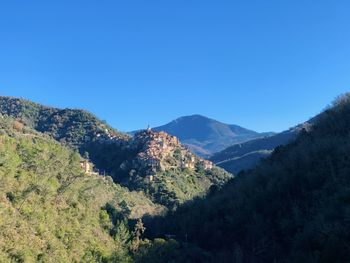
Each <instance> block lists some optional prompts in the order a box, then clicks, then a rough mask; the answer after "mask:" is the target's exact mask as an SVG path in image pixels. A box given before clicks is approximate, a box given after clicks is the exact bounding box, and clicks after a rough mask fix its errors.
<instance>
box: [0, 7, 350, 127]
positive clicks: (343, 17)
mask: <svg viewBox="0 0 350 263" xmlns="http://www.w3.org/2000/svg"><path fill="white" fill-rule="evenodd" d="M349 14H350V1H342V0H329V1H322V0H313V1H309V0H285V1H281V0H275V1H272V0H256V1H251V0H242V1H234V0H231V1H229V0H226V1H223V0H215V1H214V0H210V1H207V0H167V1H164V0H158V1H153V0H147V1H145V0H139V1H135V0H123V1H121V0H113V1H112V0H109V1H108V0H105V1H97V0H95V1H90V0H80V1H79V0H75V1H72V0H56V1H47V0H45V1H36V0H31V1H19V0H11V1H1V2H0V94H1V95H11V96H20V97H25V98H28V99H31V100H34V101H36V102H40V103H44V104H48V105H53V106H58V107H70V108H84V109H88V110H89V111H91V112H93V113H95V114H96V115H97V116H99V117H100V118H102V119H105V120H107V121H108V122H109V123H110V124H112V125H113V126H114V127H116V128H118V129H120V130H122V131H127V130H133V129H138V128H143V127H146V126H147V124H150V125H151V126H156V125H160V124H164V123H166V122H168V121H170V120H172V119H174V118H176V117H179V116H182V115H189V114H195V113H199V114H203V115H206V116H209V117H212V118H215V119H218V120H221V121H224V122H227V123H234V124H239V125H242V126H244V127H247V128H251V129H255V130H258V131H267V130H274V131H281V130H284V129H287V128H289V127H291V126H293V125H295V124H297V123H299V122H302V121H304V120H307V119H308V118H309V117H312V116H313V115H315V114H317V113H318V112H320V111H321V110H322V109H323V108H324V107H325V106H326V105H327V104H328V103H329V102H330V101H331V100H332V99H333V98H334V97H335V96H336V95H338V94H340V93H343V92H346V91H348V90H350V16H349Z"/></svg>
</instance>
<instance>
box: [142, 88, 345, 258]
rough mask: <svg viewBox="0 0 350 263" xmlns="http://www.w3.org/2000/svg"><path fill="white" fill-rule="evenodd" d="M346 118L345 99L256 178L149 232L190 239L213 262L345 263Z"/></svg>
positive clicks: (242, 178) (244, 178) (243, 178)
mask: <svg viewBox="0 0 350 263" xmlns="http://www.w3.org/2000/svg"><path fill="white" fill-rule="evenodd" d="M349 116H350V95H345V96H343V97H341V98H340V99H338V100H337V101H336V102H335V103H334V105H333V107H331V108H329V109H327V110H326V111H325V112H323V113H322V114H321V115H319V116H318V117H317V118H316V119H315V120H314V121H315V123H314V125H313V127H312V128H311V129H310V130H309V131H307V130H304V131H302V132H301V134H300V135H299V136H298V138H297V139H296V141H294V142H292V143H290V144H289V145H286V146H282V147H279V148H278V149H276V150H275V152H274V153H273V155H272V156H271V157H270V158H268V159H266V160H265V161H263V163H262V164H260V165H259V166H258V167H257V168H256V169H255V170H254V171H251V172H248V173H242V174H240V175H239V176H237V177H236V178H235V179H233V180H231V181H230V182H229V183H228V184H227V185H226V186H225V187H224V188H223V189H222V190H221V191H218V192H217V193H215V192H213V193H211V194H210V195H209V196H207V197H206V198H205V199H201V200H196V201H194V202H191V203H188V204H186V205H184V206H182V207H180V208H179V209H178V210H177V211H175V212H172V213H170V214H169V215H168V216H167V217H165V218H160V219H159V220H155V219H154V220H152V221H150V222H149V223H148V224H146V226H148V232H146V233H147V234H148V236H150V237H152V236H161V235H164V234H172V235H175V236H176V238H177V239H178V240H182V241H183V242H185V241H186V240H188V241H189V242H191V243H192V244H196V245H197V246H199V247H200V248H202V249H204V250H206V251H209V252H210V253H211V259H210V260H209V261H210V262H237V263H240V262H286V263H287V262H288V263H291V262H295V263H296V262H298V263H299V262H325V263H326V262H339V263H340V262H348V260H349V258H350V248H349V242H350V234H349V233H350V224H349V215H350V202H349V200H350V177H349V174H350V155H349V149H350V137H349V132H350V118H349Z"/></svg>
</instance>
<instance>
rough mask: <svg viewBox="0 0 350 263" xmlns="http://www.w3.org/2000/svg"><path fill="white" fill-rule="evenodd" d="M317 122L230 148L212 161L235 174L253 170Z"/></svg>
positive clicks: (212, 157)
mask: <svg viewBox="0 0 350 263" xmlns="http://www.w3.org/2000/svg"><path fill="white" fill-rule="evenodd" d="M314 122H315V119H311V120H309V121H308V122H305V123H303V124H300V125H298V126H296V127H293V128H291V129H289V130H286V131H284V132H281V133H278V134H275V135H273V136H269V137H264V138H258V139H254V140H250V141H247V142H245V143H242V144H236V145H233V146H230V147H228V148H226V149H224V150H222V151H220V152H218V153H215V154H214V155H213V156H211V158H210V160H211V161H212V162H214V163H215V164H216V165H218V166H219V167H221V168H223V169H225V170H226V171H228V172H230V173H234V174H238V173H239V172H240V171H243V170H248V169H252V168H254V167H255V166H256V164H257V163H258V162H259V161H260V160H261V159H263V158H266V157H268V156H270V154H271V153H272V152H273V151H274V149H275V148H276V147H278V146H281V145H286V144H288V143H289V142H291V141H293V140H294V139H295V138H296V137H297V136H298V134H299V133H300V131H302V130H303V129H306V130H308V129H309V126H310V125H312V124H313V123H314Z"/></svg>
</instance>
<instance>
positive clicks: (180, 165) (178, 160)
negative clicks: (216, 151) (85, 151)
mask: <svg viewBox="0 0 350 263" xmlns="http://www.w3.org/2000/svg"><path fill="white" fill-rule="evenodd" d="M92 148H94V150H91V151H90V156H91V157H92V159H94V160H95V163H96V165H97V166H98V167H105V168H106V171H108V173H110V174H111V175H112V177H113V178H114V180H115V181H116V182H118V183H120V184H122V185H125V186H127V187H128V188H129V189H130V190H142V191H144V192H145V193H146V194H147V195H148V196H150V197H151V198H152V200H153V201H154V202H156V203H159V204H162V205H166V206H167V207H169V208H175V207H177V206H178V205H179V204H181V203H183V202H185V201H187V200H191V199H193V198H195V197H198V196H201V195H204V194H205V193H206V192H207V191H208V190H209V188H210V187H211V186H212V185H217V186H221V185H223V184H224V183H225V182H227V181H228V180H229V179H230V178H231V177H232V175H231V174H229V173H227V172H225V171H224V170H222V169H220V168H217V167H215V166H214V165H213V164H212V163H211V162H210V161H206V160H204V159H202V158H199V157H197V156H196V155H194V154H192V153H191V152H190V151H188V150H187V148H186V147H184V146H182V145H181V143H180V142H179V140H178V139H177V138H176V137H174V136H171V135H168V134H167V133H165V132H155V131H153V130H145V131H140V132H138V133H136V134H135V136H134V137H133V138H132V139H130V140H129V141H125V142H123V143H121V142H120V141H119V140H116V141H114V142H113V141H112V142H111V141H109V142H105V144H99V145H94V146H93V147H92Z"/></svg>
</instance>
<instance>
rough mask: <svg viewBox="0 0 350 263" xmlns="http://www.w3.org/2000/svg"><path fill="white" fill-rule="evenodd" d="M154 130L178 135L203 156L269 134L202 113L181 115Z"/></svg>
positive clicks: (183, 141)
mask: <svg viewBox="0 0 350 263" xmlns="http://www.w3.org/2000/svg"><path fill="white" fill-rule="evenodd" d="M154 130H156V131H165V132H167V133H169V134H171V135H175V136H177V137H178V138H179V139H180V141H181V142H182V143H184V144H185V145H187V146H188V147H189V148H190V149H191V150H192V151H193V152H194V153H196V154H198V155H201V156H208V155H211V154H213V153H215V152H218V151H220V150H223V149H224V148H226V147H228V146H231V145H233V144H237V143H242V142H245V141H248V140H251V139H255V138H259V137H264V136H266V135H267V134H266V133H263V134H260V133H258V132H255V131H252V130H249V129H246V128H243V127H241V126H238V125H230V124H226V123H223V122H220V121H217V120H215V119H211V118H208V117H206V116H203V115H200V114H193V115H187V116H182V117H179V118H177V119H175V120H174V121H171V122H169V123H168V124H166V125H163V126H159V127H155V128H154Z"/></svg>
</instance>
